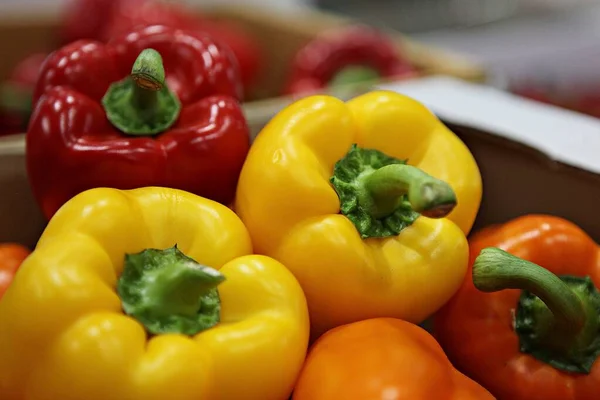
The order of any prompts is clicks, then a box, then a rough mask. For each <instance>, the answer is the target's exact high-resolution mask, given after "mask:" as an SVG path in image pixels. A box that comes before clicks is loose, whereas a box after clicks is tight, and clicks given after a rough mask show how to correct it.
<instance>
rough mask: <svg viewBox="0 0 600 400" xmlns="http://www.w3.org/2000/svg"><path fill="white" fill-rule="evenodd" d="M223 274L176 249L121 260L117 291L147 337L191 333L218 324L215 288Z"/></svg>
mask: <svg viewBox="0 0 600 400" xmlns="http://www.w3.org/2000/svg"><path fill="white" fill-rule="evenodd" d="M224 279H225V278H224V276H223V275H221V274H220V273H219V272H218V271H217V270H214V269H212V268H209V267H206V266H203V265H200V264H198V263H197V262H196V261H194V260H193V259H191V258H189V257H187V256H185V255H184V254H183V253H181V252H180V251H179V250H178V249H177V247H173V248H170V249H166V250H156V249H146V250H144V251H142V252H141V253H138V254H131V255H127V256H126V257H125V267H124V270H123V274H122V275H121V277H120V279H119V282H118V286H117V290H118V292H119V295H120V296H121V300H122V303H123V309H124V310H125V312H126V313H127V314H129V315H132V316H134V317H135V318H136V319H138V320H139V321H140V322H141V323H142V324H143V325H144V326H145V327H146V329H147V330H148V331H149V332H151V333H155V334H156V333H166V332H172V333H184V334H190V335H192V334H195V333H197V332H200V331H202V330H205V329H208V328H210V327H211V326H214V325H215V324H216V323H218V321H219V310H220V300H219V297H218V292H217V290H216V288H217V286H218V285H219V284H220V283H221V282H223V280H224Z"/></svg>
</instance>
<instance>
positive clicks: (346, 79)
mask: <svg viewBox="0 0 600 400" xmlns="http://www.w3.org/2000/svg"><path fill="white" fill-rule="evenodd" d="M380 77H381V75H380V74H379V72H378V71H377V70H376V69H374V68H370V67H365V66H362V65H349V66H347V67H345V68H342V69H341V70H340V71H339V72H337V73H336V74H335V75H334V76H333V77H332V78H331V79H330V80H329V85H330V86H339V85H348V84H357V83H366V82H373V81H376V80H377V79H379V78H380Z"/></svg>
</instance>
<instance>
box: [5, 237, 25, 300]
mask: <svg viewBox="0 0 600 400" xmlns="http://www.w3.org/2000/svg"><path fill="white" fill-rule="evenodd" d="M29 253H30V251H29V249H28V248H26V247H24V246H22V245H20V244H17V243H2V244H0V299H1V298H2V296H3V295H4V292H6V289H8V287H9V286H10V284H11V282H12V280H13V277H14V275H15V273H16V272H17V269H18V268H19V267H20V266H21V263H22V262H23V260H25V259H26V258H27V256H28V255H29Z"/></svg>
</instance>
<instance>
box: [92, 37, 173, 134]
mask: <svg viewBox="0 0 600 400" xmlns="http://www.w3.org/2000/svg"><path fill="white" fill-rule="evenodd" d="M102 104H103V106H104V109H105V111H106V116H107V118H108V119H109V120H110V121H111V123H112V124H113V125H114V126H115V127H116V128H118V129H119V130H121V131H123V132H124V133H127V134H130V135H155V134H157V133H160V132H163V131H165V130H167V129H169V128H170V127H171V126H172V125H173V124H174V123H175V121H176V120H177V118H178V116H179V113H180V111H181V104H180V103H179V100H178V99H177V97H176V96H175V94H174V93H172V92H171V91H170V90H169V88H168V87H167V86H166V85H165V69H164V66H163V60H162V57H161V55H160V53H158V52H157V51H156V50H154V49H145V50H143V51H142V52H141V53H140V54H139V56H138V57H137V59H136V60H135V62H134V64H133V67H132V69H131V74H130V76H129V77H127V78H125V79H124V80H122V81H120V82H116V83H114V84H112V85H111V86H110V88H109V89H108V91H107V92H106V94H105V95H104V98H103V99H102Z"/></svg>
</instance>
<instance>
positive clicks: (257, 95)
mask: <svg viewBox="0 0 600 400" xmlns="http://www.w3.org/2000/svg"><path fill="white" fill-rule="evenodd" d="M59 12H60V10H53V11H52V10H46V11H45V12H43V13H40V14H37V13H36V14H27V15H23V14H11V13H8V12H3V13H2V14H0V53H1V54H2V60H0V80H2V79H4V78H5V77H6V76H7V75H8V74H9V72H10V70H11V69H12V67H13V66H14V65H15V64H16V63H17V62H18V61H19V60H21V59H22V58H23V57H25V56H26V55H28V54H30V53H32V52H36V51H51V50H53V49H54V48H55V47H56V46H57V43H56V41H57V31H58V26H59V19H60V14H59ZM199 12H202V13H203V14H205V15H210V16H211V17H212V18H213V19H215V20H229V21H233V22H235V23H237V24H238V25H240V26H241V27H242V28H244V29H247V30H248V31H249V32H250V33H251V34H252V35H253V36H254V37H255V38H256V39H257V41H258V42H259V43H261V45H262V49H263V53H264V54H263V55H264V66H265V68H263V70H262V72H261V74H260V76H259V77H258V80H257V83H256V85H255V87H254V88H253V89H252V90H250V91H249V93H247V97H248V99H247V101H246V105H247V108H246V111H247V115H248V118H249V119H250V120H251V124H254V123H255V121H257V122H256V123H263V122H264V121H265V118H267V119H268V118H269V116H272V115H274V114H275V113H277V112H278V111H279V110H280V109H281V107H282V105H286V104H289V102H291V101H292V99H289V98H281V97H280V93H281V90H282V87H283V84H284V82H285V79H286V77H287V73H288V65H289V63H290V61H291V59H292V57H293V56H294V54H295V52H296V51H297V50H298V49H299V48H300V47H301V46H303V45H304V44H305V43H307V42H308V41H309V40H311V39H312V38H314V37H315V36H316V35H317V34H319V33H321V32H323V31H326V30H328V29H333V28H336V27H340V26H344V25H348V24H352V23H354V22H355V21H354V20H352V19H349V18H344V17H341V16H337V15H333V14H328V13H322V12H318V11H313V10H311V9H306V10H298V11H294V12H293V13H289V12H281V11H280V12H270V11H268V10H265V9H264V8H245V7H240V6H236V7H232V6H229V7H227V6H221V7H211V8H210V9H203V10H201V11H200V10H199ZM390 36H392V37H393V39H394V40H395V41H396V42H397V43H398V47H399V49H401V51H402V52H403V53H404V54H406V56H407V57H408V59H409V60H410V61H411V62H412V64H413V65H414V66H415V67H416V68H417V69H418V70H419V71H420V73H421V74H423V75H430V74H444V75H450V76H455V77H458V78H460V79H465V80H470V81H478V82H479V81H483V80H484V79H485V78H486V74H485V71H484V69H483V67H482V66H480V65H479V64H476V63H474V62H471V61H469V60H466V59H463V58H462V57H460V56H457V55H454V54H449V53H446V52H444V51H441V50H438V49H434V48H432V47H429V46H423V45H421V44H419V43H415V42H413V41H412V40H410V39H408V38H406V37H404V36H403V35H401V34H399V33H397V32H395V31H391V32H390ZM16 38H18V40H16ZM359 90H360V89H359ZM350 91H352V89H350ZM354 92H355V91H354ZM265 116H266V117H265Z"/></svg>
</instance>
